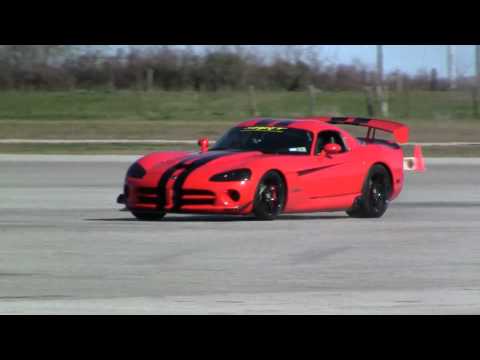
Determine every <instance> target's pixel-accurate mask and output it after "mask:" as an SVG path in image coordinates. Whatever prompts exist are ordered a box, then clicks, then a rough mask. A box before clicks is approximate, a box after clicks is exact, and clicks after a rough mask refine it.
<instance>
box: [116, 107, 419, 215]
mask: <svg viewBox="0 0 480 360" xmlns="http://www.w3.org/2000/svg"><path fill="white" fill-rule="evenodd" d="M336 125H354V126H362V127H366V128H367V129H368V133H367V135H366V137H362V138H356V137H354V136H352V135H351V134H349V133H348V132H346V131H345V130H343V128H340V127H338V126H336ZM377 130H378V131H384V132H388V133H391V134H393V138H394V140H379V139H376V133H377ZM408 137H409V129H408V127H407V126H405V125H403V124H400V123H397V122H393V121H386V120H374V119H364V118H323V117H322V118H305V119H297V120H275V119H256V120H250V121H246V122H243V123H241V124H239V125H238V126H236V127H234V128H233V129H231V130H230V131H228V132H227V133H226V134H225V135H224V136H223V137H222V138H221V139H220V140H219V141H217V142H216V144H215V146H213V148H211V149H209V148H208V140H207V139H202V140H200V141H199V145H200V147H201V150H200V152H199V153H192V152H181V151H176V152H158V153H153V154H150V155H147V156H145V157H144V158H142V159H140V160H139V161H138V162H136V163H135V164H133V165H132V166H131V167H130V169H129V170H128V173H127V176H126V180H125V188H124V193H123V194H122V195H120V196H119V198H118V202H119V203H122V204H124V205H125V206H126V207H127V209H128V210H129V211H130V212H131V213H132V214H133V215H134V216H135V217H137V218H138V219H140V220H149V221H152V220H160V219H162V218H163V217H164V216H165V214H167V213H190V214H194V213H195V214H198V213H201V214H235V215H249V214H254V215H255V216H256V217H257V218H258V219H261V220H273V219H275V218H277V217H278V216H279V215H280V214H281V213H305V212H333V211H346V212H347V214H348V215H350V216H351V217H356V218H379V217H381V216H383V215H384V213H385V212H386V210H387V207H388V204H389V202H390V201H392V200H394V199H395V198H397V197H398V195H399V194H400V192H401V191H402V188H403V185H404V170H417V171H423V169H424V167H425V166H424V160H423V157H422V155H421V149H420V148H416V151H415V152H416V156H415V158H410V159H404V156H403V150H402V148H401V147H400V146H399V144H402V143H406V142H408Z"/></svg>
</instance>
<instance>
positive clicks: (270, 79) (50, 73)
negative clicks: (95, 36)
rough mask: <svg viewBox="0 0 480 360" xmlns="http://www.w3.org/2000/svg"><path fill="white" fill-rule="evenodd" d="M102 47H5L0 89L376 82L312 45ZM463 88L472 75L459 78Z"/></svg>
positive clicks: (403, 85)
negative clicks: (268, 52)
mask: <svg viewBox="0 0 480 360" xmlns="http://www.w3.org/2000/svg"><path fill="white" fill-rule="evenodd" d="M103 50H104V49H102V48H101V47H98V46H89V47H87V48H86V47H82V46H74V45H0V89H2V90H12V89H19V90H67V89H100V88H108V89H139V90H145V89H161V90H165V91H173V90H176V91H179V90H195V91H221V90H245V89H247V88H248V87H250V86H254V87H255V88H257V89H259V90H286V91H301V90H305V89H307V88H308V87H309V86H314V87H315V88H317V89H321V90H334V91H336V90H338V91H341V90H364V89H365V88H366V87H373V86H375V85H376V72H375V70H374V69H373V68H372V67H371V66H367V65H365V64H362V63H361V62H359V61H356V62H354V63H352V64H350V65H345V64H335V63H333V62H331V61H328V60H325V59H322V56H321V53H320V54H319V53H318V52H316V51H313V50H312V49H308V48H305V47H298V46H284V47H283V48H282V51H280V52H278V53H276V54H274V55H272V56H270V57H269V58H268V59H267V57H266V56H265V54H260V53H258V52H257V51H255V50H251V49H250V50H248V49H245V47H242V46H237V47H236V46H211V47H208V48H207V50H206V51H202V52H198V51H195V50H194V49H193V48H192V47H188V46H187V47H182V48H179V47H173V46H158V47H155V48H151V49H148V50H138V49H134V50H130V51H127V50H125V49H123V48H120V49H117V50H116V52H114V53H105V51H103ZM385 85H386V86H387V87H388V88H391V89H397V90H399V91H402V90H405V89H411V90H413V89H423V90H438V91H442V90H446V89H448V82H447V81H446V79H443V78H440V77H439V76H438V73H437V71H436V70H435V69H432V70H429V71H427V70H424V71H421V72H419V73H418V74H416V75H414V76H411V75H407V74H405V73H403V72H401V71H396V72H392V73H390V74H387V75H386V77H385ZM459 86H460V87H462V86H463V87H467V86H468V80H467V79H463V80H462V79H460V81H459Z"/></svg>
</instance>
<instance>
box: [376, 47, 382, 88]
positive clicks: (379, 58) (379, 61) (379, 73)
mask: <svg viewBox="0 0 480 360" xmlns="http://www.w3.org/2000/svg"><path fill="white" fill-rule="evenodd" d="M377 82H378V84H377V85H379V86H383V45H377Z"/></svg>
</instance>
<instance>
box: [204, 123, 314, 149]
mask: <svg viewBox="0 0 480 360" xmlns="http://www.w3.org/2000/svg"><path fill="white" fill-rule="evenodd" d="M312 142H313V135H312V133H310V132H308V131H305V130H299V129H287V128H280V127H259V126H253V127H243V128H233V129H231V130H230V131H229V132H227V133H226V134H225V135H224V136H223V137H222V138H221V139H220V140H219V141H218V142H217V144H216V145H215V147H214V148H213V149H212V150H241V151H261V152H263V153H266V154H285V155H308V154H310V149H311V147H312Z"/></svg>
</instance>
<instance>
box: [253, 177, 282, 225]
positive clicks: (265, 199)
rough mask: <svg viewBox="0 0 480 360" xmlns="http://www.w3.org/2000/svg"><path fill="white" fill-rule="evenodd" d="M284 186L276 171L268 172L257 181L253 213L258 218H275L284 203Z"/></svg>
mask: <svg viewBox="0 0 480 360" xmlns="http://www.w3.org/2000/svg"><path fill="white" fill-rule="evenodd" d="M285 198H286V187H285V183H284V181H283V178H282V176H281V175H280V174H279V173H278V172H276V171H270V172H268V173H267V174H266V175H265V176H264V177H263V178H262V179H261V180H260V182H259V184H258V187H257V191H256V194H255V201H254V210H253V212H254V214H255V216H256V217H257V219H259V220H275V219H276V218H277V217H278V216H279V215H280V214H281V212H282V210H283V208H284V205H285Z"/></svg>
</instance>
